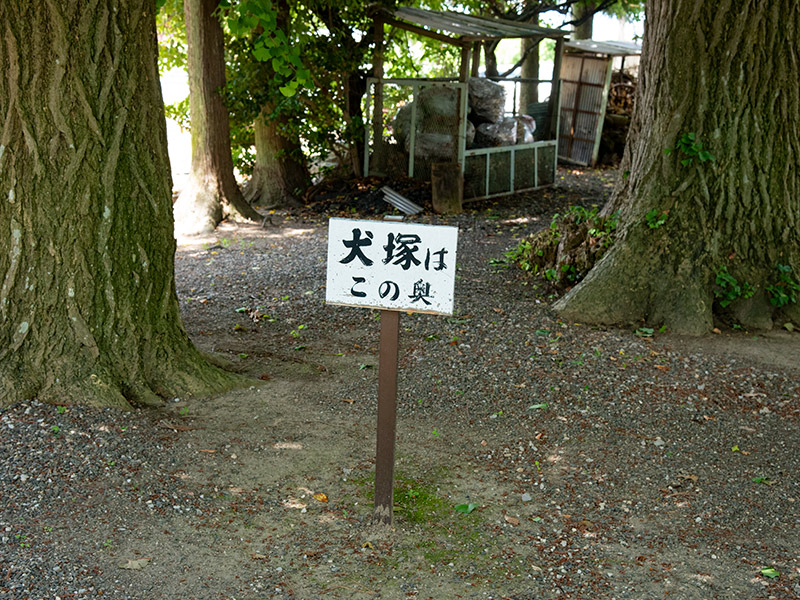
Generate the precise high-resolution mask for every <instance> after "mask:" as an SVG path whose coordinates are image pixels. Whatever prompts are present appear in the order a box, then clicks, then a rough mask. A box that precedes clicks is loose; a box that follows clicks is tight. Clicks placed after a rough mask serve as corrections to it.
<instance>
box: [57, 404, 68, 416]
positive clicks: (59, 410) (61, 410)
mask: <svg viewBox="0 0 800 600" xmlns="http://www.w3.org/2000/svg"><path fill="white" fill-rule="evenodd" d="M56 411H58V414H60V415H63V414H64V413H65V412H67V407H66V406H56Z"/></svg>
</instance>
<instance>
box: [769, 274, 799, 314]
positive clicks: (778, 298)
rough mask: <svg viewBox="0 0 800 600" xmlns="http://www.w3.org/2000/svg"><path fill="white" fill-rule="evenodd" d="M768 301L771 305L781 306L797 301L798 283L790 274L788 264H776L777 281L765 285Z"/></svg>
mask: <svg viewBox="0 0 800 600" xmlns="http://www.w3.org/2000/svg"><path fill="white" fill-rule="evenodd" d="M766 290H767V294H769V301H770V303H771V304H772V305H773V306H777V307H779V308H780V307H781V306H786V305H787V304H790V303H791V304H794V303H795V302H797V295H798V292H800V283H798V282H797V280H796V279H795V278H794V277H793V276H792V267H791V266H790V265H780V264H779V265H778V281H776V282H775V283H773V284H771V285H768V286H767V287H766Z"/></svg>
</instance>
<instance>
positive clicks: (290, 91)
mask: <svg viewBox="0 0 800 600" xmlns="http://www.w3.org/2000/svg"><path fill="white" fill-rule="evenodd" d="M278 89H280V91H281V94H283V95H284V96H286V97H287V98H291V97H292V96H294V95H295V94H296V93H297V90H296V89H295V88H293V87H289V86H287V85H282V86H281V87H280V88H278Z"/></svg>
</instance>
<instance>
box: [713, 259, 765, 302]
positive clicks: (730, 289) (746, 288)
mask: <svg viewBox="0 0 800 600" xmlns="http://www.w3.org/2000/svg"><path fill="white" fill-rule="evenodd" d="M715 283H716V284H717V287H716V288H714V295H715V296H716V297H717V298H719V305H720V306H722V307H723V308H725V307H726V306H728V305H729V304H730V303H731V302H733V301H734V300H738V299H739V298H752V297H753V294H754V293H755V289H753V287H752V286H751V285H750V284H749V283H747V282H746V281H745V282H744V283H742V284H741V285H740V284H739V281H738V280H737V279H736V278H735V277H734V276H733V275H731V274H730V273H729V272H728V268H727V267H722V268H721V269H720V270H719V271H717V277H716V279H715Z"/></svg>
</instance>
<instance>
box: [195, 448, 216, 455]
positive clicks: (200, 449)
mask: <svg viewBox="0 0 800 600" xmlns="http://www.w3.org/2000/svg"><path fill="white" fill-rule="evenodd" d="M197 451H198V452H205V453H207V454H214V452H216V450H209V449H207V448H199V449H198V450H197Z"/></svg>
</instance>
